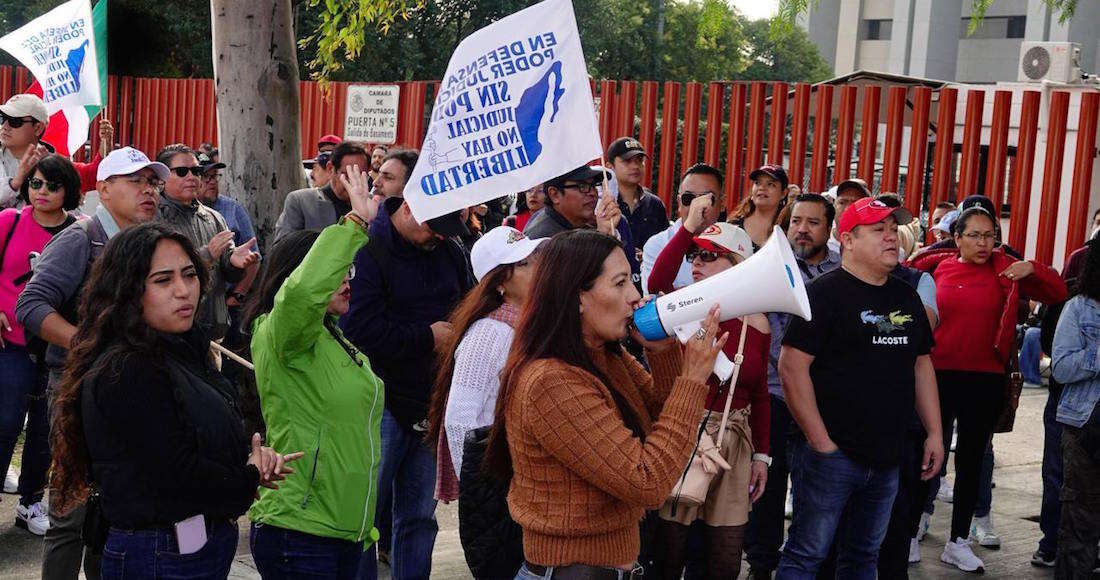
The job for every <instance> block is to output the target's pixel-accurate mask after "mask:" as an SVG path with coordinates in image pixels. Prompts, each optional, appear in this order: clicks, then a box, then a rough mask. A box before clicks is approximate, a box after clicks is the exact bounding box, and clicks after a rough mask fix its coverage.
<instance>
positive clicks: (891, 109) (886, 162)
mask: <svg viewBox="0 0 1100 580" xmlns="http://www.w3.org/2000/svg"><path fill="white" fill-rule="evenodd" d="M907 92H908V89H907V88H906V87H890V94H889V97H888V98H887V100H886V142H885V143H883V144H882V183H881V184H880V185H879V191H881V192H883V193H898V174H899V173H900V171H901V134H902V129H903V128H904V127H905V95H906V93H907Z"/></svg>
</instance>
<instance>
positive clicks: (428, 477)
mask: <svg viewBox="0 0 1100 580" xmlns="http://www.w3.org/2000/svg"><path fill="white" fill-rule="evenodd" d="M423 438H424V434H423V433H421V432H419V431H412V430H408V429H405V428H404V427H402V426H401V425H399V424H398V423H397V421H396V420H395V419H394V418H393V415H391V414H390V412H389V411H385V412H384V413H383V414H382V466H381V468H380V469H379V474H378V498H379V500H378V501H379V502H381V501H382V499H381V498H384V497H391V498H392V500H391V501H392V506H393V507H392V510H393V532H392V533H393V536H392V537H393V539H392V543H391V546H390V574H391V576H392V578H393V579H394V580H405V579H411V578H428V577H430V576H431V572H432V550H433V549H434V547H435V535H436V533H437V532H439V524H438V523H437V522H436V521H435V503H436V502H435V498H434V495H435V454H434V453H432V450H431V449H429V448H428V447H427V446H426V445H424V441H423ZM359 578H360V579H361V580H377V578H378V557H377V550H376V549H375V547H374V546H371V549H370V550H369V551H367V552H366V553H365V554H363V563H362V565H361V566H360V567H359Z"/></svg>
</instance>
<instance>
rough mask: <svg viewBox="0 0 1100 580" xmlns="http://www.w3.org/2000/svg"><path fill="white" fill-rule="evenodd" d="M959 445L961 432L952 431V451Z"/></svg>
mask: <svg viewBox="0 0 1100 580" xmlns="http://www.w3.org/2000/svg"><path fill="white" fill-rule="evenodd" d="M958 446H959V432H958V431H953V432H952V433H951V451H955V448H956V447H958Z"/></svg>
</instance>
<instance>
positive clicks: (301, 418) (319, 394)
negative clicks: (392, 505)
mask: <svg viewBox="0 0 1100 580" xmlns="http://www.w3.org/2000/svg"><path fill="white" fill-rule="evenodd" d="M366 243H367V233H366V232H365V231H364V230H363V229H362V228H361V227H359V226H358V225H356V224H354V223H352V222H350V221H345V220H341V222H340V223H339V224H336V225H332V226H329V227H327V228H325V229H324V230H323V231H322V232H321V235H320V237H318V238H317V241H316V242H315V243H314V244H313V247H312V248H311V249H310V250H309V253H308V254H307V255H306V257H305V259H304V260H303V261H302V263H301V265H299V266H298V267H297V268H296V269H295V270H294V272H293V273H291V275H290V276H289V277H287V279H286V281H285V282H284V283H283V285H282V287H281V288H280V289H279V292H278V294H276V295H275V304H274V307H273V308H272V309H271V312H269V313H267V314H264V315H262V316H259V317H257V318H256V320H255V321H254V322H253V323H252V357H253V363H254V364H255V366H256V386H257V389H258V391H259V395H260V406H261V408H262V410H263V416H264V421H265V422H266V423H267V443H266V444H267V445H268V446H270V447H272V448H274V449H277V450H279V451H280V452H281V453H291V452H296V451H302V452H304V453H305V455H304V456H303V457H302V458H301V459H299V460H298V461H295V462H294V463H293V464H292V467H294V469H295V472H294V473H292V474H290V475H289V476H287V478H286V480H285V481H280V482H278V485H279V489H278V490H272V489H267V488H263V487H261V488H260V499H259V500H257V501H256V502H255V503H253V504H252V509H250V510H249V512H248V515H249V517H250V518H251V519H252V521H253V522H257V523H263V524H267V525H271V526H276V527H279V528H283V529H288V530H295V531H298V532H304V533H307V534H312V535H315V536H321V537H326V538H339V539H341V540H348V541H352V542H364V547H366V546H369V545H370V544H372V543H373V542H374V541H376V540H377V539H378V530H376V529H375V528H374V508H375V499H376V495H377V483H378V467H379V463H380V461H381V457H382V433H381V425H382V409H383V406H384V401H385V394H384V391H383V387H382V380H381V379H379V378H378V376H377V375H375V374H374V371H372V370H371V367H370V362H369V361H367V358H366V357H365V356H363V355H362V354H360V353H359V352H358V351H357V350H356V349H355V348H354V347H353V346H352V345H351V343H350V342H348V340H347V339H346V338H344V336H343V334H342V333H341V332H340V330H339V329H338V328H337V327H336V324H335V322H336V321H335V320H330V321H329V324H326V323H325V318H326V316H328V315H327V314H326V312H325V310H326V308H327V307H328V304H329V299H330V298H331V296H332V293H333V292H335V291H336V289H337V288H338V287H339V286H340V284H341V282H342V281H343V280H344V276H346V275H347V273H348V269H349V268H350V267H351V264H352V260H353V259H354V258H355V254H356V252H357V251H358V250H359V249H360V248H362V247H363V246H364V245H365V244H366Z"/></svg>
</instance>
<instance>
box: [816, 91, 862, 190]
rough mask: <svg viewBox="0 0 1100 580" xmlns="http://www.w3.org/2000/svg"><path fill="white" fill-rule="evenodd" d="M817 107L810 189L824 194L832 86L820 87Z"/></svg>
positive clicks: (827, 161) (831, 109)
mask: <svg viewBox="0 0 1100 580" xmlns="http://www.w3.org/2000/svg"><path fill="white" fill-rule="evenodd" d="M853 88H854V87H853ZM816 105H817V106H816V107H815V108H814V151H813V159H812V160H811V161H810V185H809V189H810V192H811V193H823V192H824V191H825V174H826V170H827V169H828V167H829V132H830V129H831V128H832V124H833V86H832V85H818V87H817V102H816ZM849 151H850V149H849Z"/></svg>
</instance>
